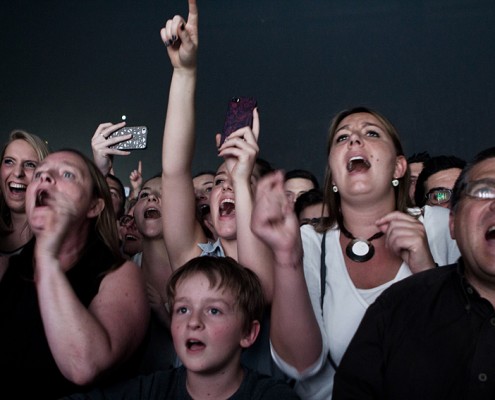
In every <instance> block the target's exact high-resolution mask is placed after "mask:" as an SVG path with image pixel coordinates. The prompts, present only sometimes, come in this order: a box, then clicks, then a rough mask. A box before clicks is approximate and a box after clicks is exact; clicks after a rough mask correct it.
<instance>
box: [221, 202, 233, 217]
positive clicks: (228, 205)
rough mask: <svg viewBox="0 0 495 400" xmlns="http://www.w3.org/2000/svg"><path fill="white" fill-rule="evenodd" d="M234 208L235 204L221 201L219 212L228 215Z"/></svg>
mask: <svg viewBox="0 0 495 400" xmlns="http://www.w3.org/2000/svg"><path fill="white" fill-rule="evenodd" d="M234 210H235V204H233V203H223V204H222V206H221V207H220V214H221V215H230V214H232V212H234Z"/></svg>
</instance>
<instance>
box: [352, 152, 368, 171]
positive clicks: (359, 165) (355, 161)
mask: <svg viewBox="0 0 495 400" xmlns="http://www.w3.org/2000/svg"><path fill="white" fill-rule="evenodd" d="M370 167H371V164H370V162H369V161H368V160H365V159H364V158H363V157H361V156H357V157H351V159H350V160H349V161H348V162H347V171H349V172H354V171H357V172H360V171H365V170H368V169H369V168H370Z"/></svg>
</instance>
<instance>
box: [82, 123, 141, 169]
mask: <svg viewBox="0 0 495 400" xmlns="http://www.w3.org/2000/svg"><path fill="white" fill-rule="evenodd" d="M124 126H125V122H119V123H118V124H112V123H111V122H104V123H102V124H100V125H98V128H96V131H95V133H94V134H93V137H92V139H91V149H92V150H93V160H94V162H95V164H96V165H97V166H98V169H99V170H100V171H101V172H102V174H103V175H107V174H108V173H109V172H110V171H111V169H112V166H113V164H112V157H113V156H114V155H117V156H127V155H129V154H131V152H130V151H125V150H118V149H114V148H112V147H111V146H113V145H116V144H117V143H121V142H125V141H126V140H129V139H131V138H132V134H128V135H122V136H119V137H115V138H110V139H109V137H110V135H111V134H112V133H114V132H115V131H116V130H118V129H120V128H123V127H124Z"/></svg>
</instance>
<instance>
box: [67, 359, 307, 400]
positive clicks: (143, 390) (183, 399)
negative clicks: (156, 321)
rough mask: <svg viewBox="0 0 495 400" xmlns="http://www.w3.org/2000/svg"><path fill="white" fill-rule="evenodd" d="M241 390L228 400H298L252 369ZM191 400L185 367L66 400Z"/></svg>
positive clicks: (279, 383)
mask: <svg viewBox="0 0 495 400" xmlns="http://www.w3.org/2000/svg"><path fill="white" fill-rule="evenodd" d="M244 372H245V374H244V379H243V381H242V383H241V386H240V387H239V389H238V390H237V392H235V393H234V395H233V396H231V397H230V398H229V400H261V399H263V400H272V399H273V400H282V399H284V400H286V399H288V400H291V399H299V397H298V396H297V394H296V393H295V392H294V391H293V390H292V389H291V388H290V386H289V385H288V384H287V383H285V382H283V381H281V380H277V379H274V378H271V377H269V376H266V375H260V374H259V373H258V372H256V371H253V370H251V369H249V368H244ZM130 399H140V400H164V399H174V400H192V397H191V396H189V393H188V392H187V390H186V369H185V367H184V366H181V367H179V368H174V369H171V370H168V371H158V372H155V373H153V374H151V375H141V376H138V377H136V378H134V379H131V380H129V381H125V382H122V383H119V384H116V385H113V386H109V387H106V388H101V389H95V390H92V391H90V392H88V393H76V394H73V395H71V396H68V397H65V398H64V399H63V400H130Z"/></svg>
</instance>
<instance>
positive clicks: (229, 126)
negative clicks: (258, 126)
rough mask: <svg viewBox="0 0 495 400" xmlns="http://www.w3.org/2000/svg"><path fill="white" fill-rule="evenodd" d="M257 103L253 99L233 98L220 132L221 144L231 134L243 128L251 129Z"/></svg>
mask: <svg viewBox="0 0 495 400" xmlns="http://www.w3.org/2000/svg"><path fill="white" fill-rule="evenodd" d="M256 105H257V102H256V99H255V98H254V97H233V98H232V99H230V101H229V104H228V107H227V115H226V116H225V122H224V125H223V130H222V139H221V141H220V144H222V143H223V142H224V141H225V139H226V138H227V136H229V135H230V134H231V133H232V132H234V131H236V130H238V129H240V128H243V127H245V126H250V127H252V124H253V110H254V108H255V107H256Z"/></svg>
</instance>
